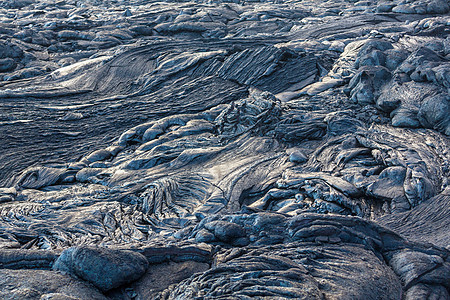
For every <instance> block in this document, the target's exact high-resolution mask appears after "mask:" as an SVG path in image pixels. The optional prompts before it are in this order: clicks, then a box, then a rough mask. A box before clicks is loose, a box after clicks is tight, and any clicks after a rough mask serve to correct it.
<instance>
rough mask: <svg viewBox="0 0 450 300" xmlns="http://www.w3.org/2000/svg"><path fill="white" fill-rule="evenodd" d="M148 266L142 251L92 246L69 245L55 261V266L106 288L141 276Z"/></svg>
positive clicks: (102, 289) (108, 288)
mask: <svg viewBox="0 0 450 300" xmlns="http://www.w3.org/2000/svg"><path fill="white" fill-rule="evenodd" d="M147 267H148V262H147V259H146V258H145V257H144V256H143V255H142V254H139V253H135V252H131V251H120V250H109V249H105V248H93V247H72V248H69V249H67V250H65V251H63V252H62V253H61V255H60V256H59V258H58V259H57V260H56V261H55V263H54V265H53V269H54V270H58V271H63V272H65V273H68V274H71V275H75V276H77V277H79V278H81V279H83V280H86V281H88V282H90V283H92V284H93V285H95V286H96V287H97V288H99V289H100V290H101V291H104V292H105V291H108V290H111V289H113V288H116V287H119V286H121V285H123V284H126V283H130V282H132V281H135V280H136V279H139V278H140V277H141V276H142V275H143V274H144V273H145V271H146V269H147Z"/></svg>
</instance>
